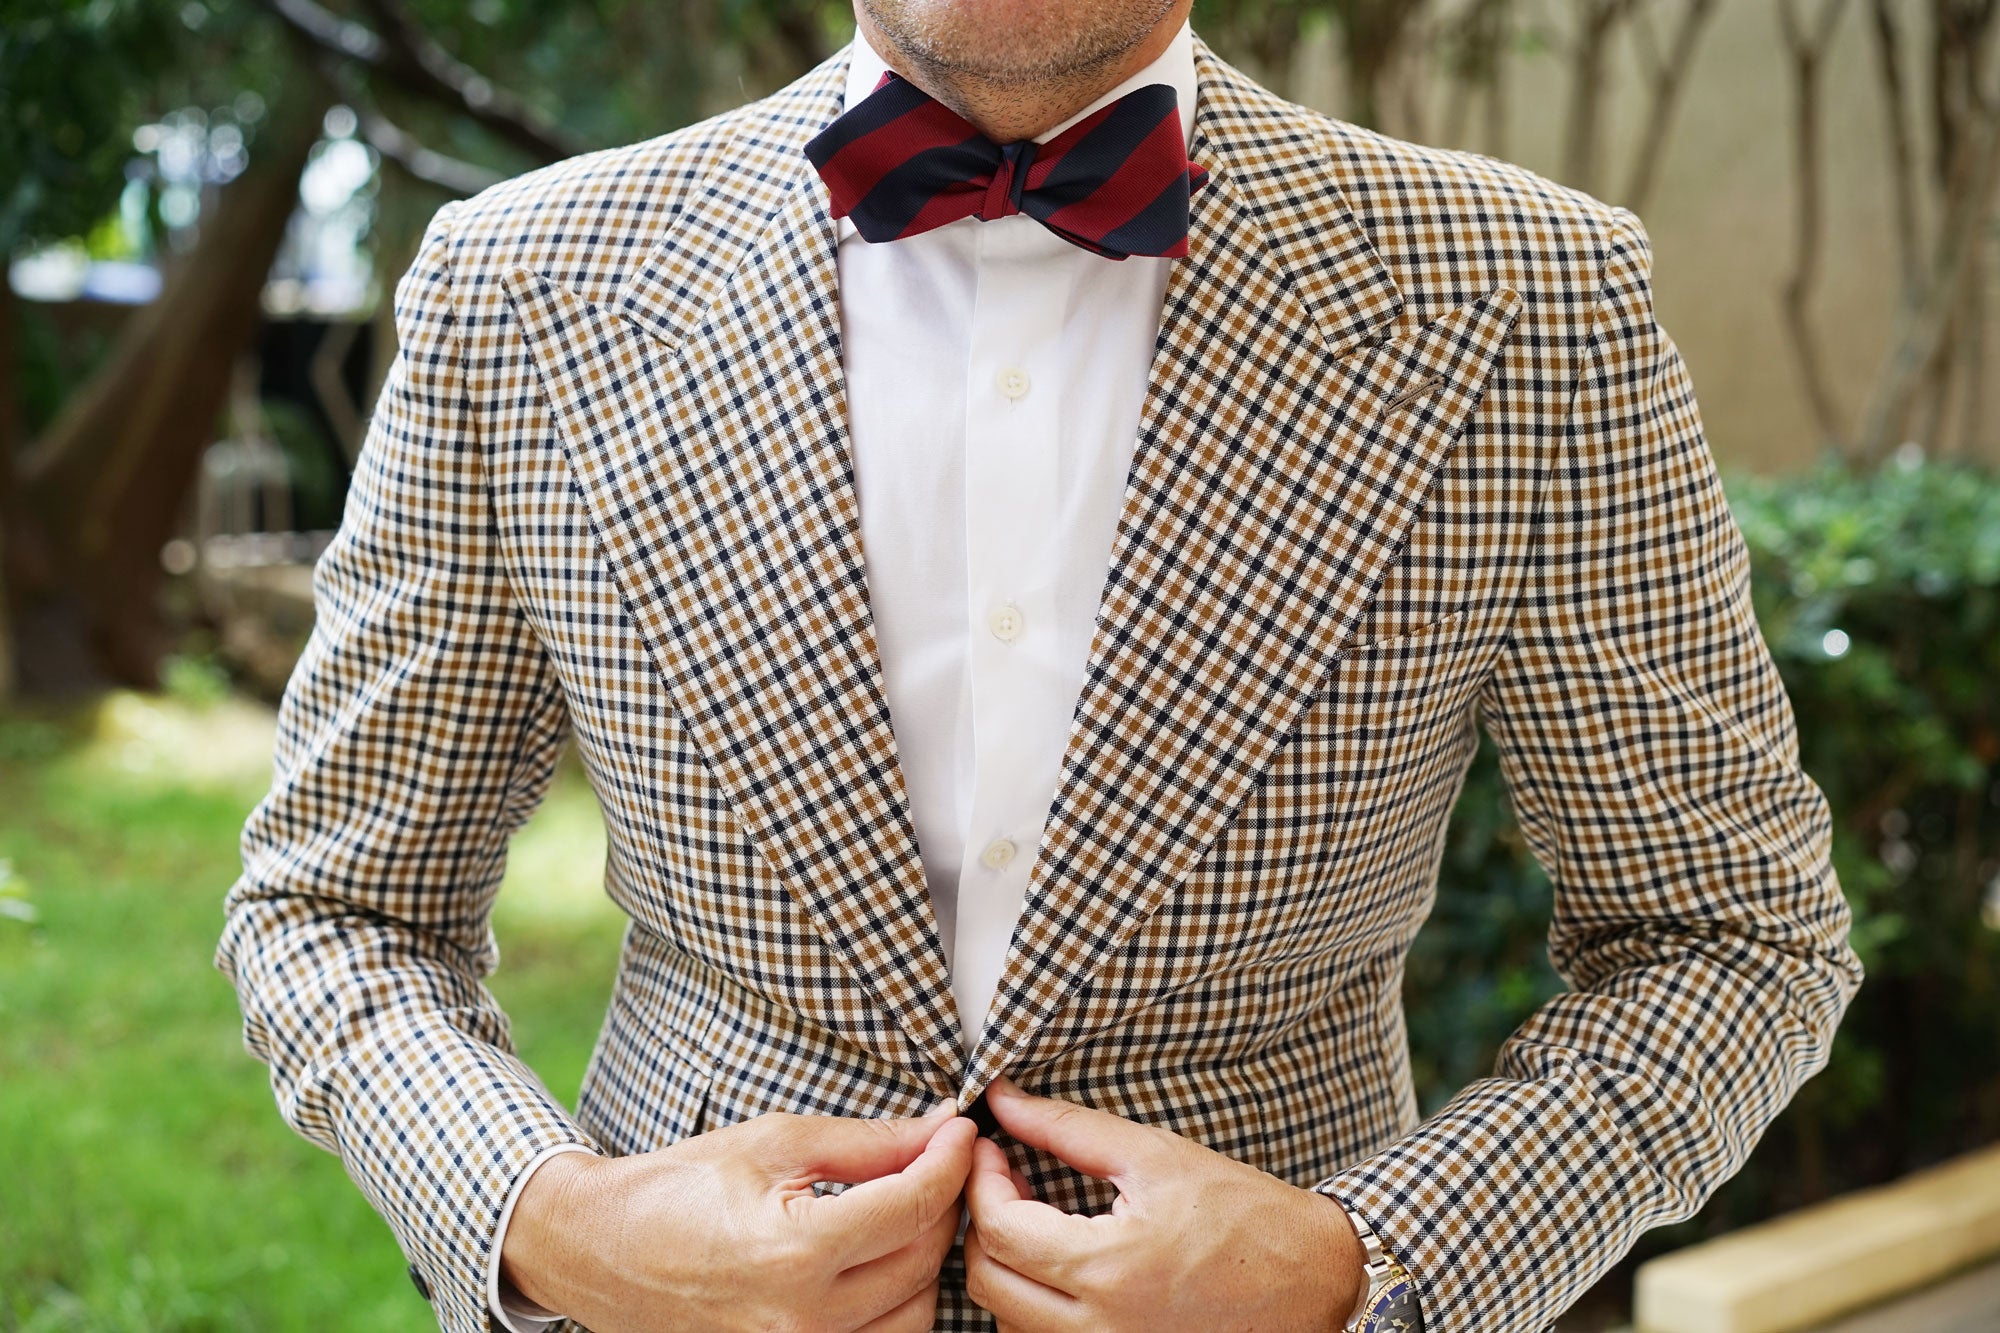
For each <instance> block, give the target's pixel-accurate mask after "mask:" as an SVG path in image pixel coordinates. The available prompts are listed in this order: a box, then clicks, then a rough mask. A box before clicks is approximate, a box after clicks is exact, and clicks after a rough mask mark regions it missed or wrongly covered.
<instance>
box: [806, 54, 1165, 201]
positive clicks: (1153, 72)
mask: <svg viewBox="0 0 2000 1333" xmlns="http://www.w3.org/2000/svg"><path fill="white" fill-rule="evenodd" d="M888 67H889V66H888V63H887V62H886V61H884V60H883V59H882V57H881V56H880V55H879V54H877V53H876V50H875V48H874V47H873V46H871V45H869V42H868V39H867V38H866V37H865V36H863V35H862V33H861V30H860V29H859V28H856V29H855V30H854V49H853V51H852V52H851V53H850V55H849V57H848V62H847V88H846V92H845V96H844V97H843V99H842V101H841V109H842V110H846V109H847V108H848V107H851V106H853V105H854V104H855V103H856V102H859V101H860V100H861V99H862V98H864V97H866V96H868V94H869V93H872V92H874V91H875V82H876V80H878V79H880V78H881V77H882V71H883V70H885V69H887V68H888ZM1149 83H1164V84H1166V85H1167V86H1168V87H1169V88H1172V89H1173V90H1174V103H1175V106H1176V107H1177V108H1178V109H1179V113H1180V121H1181V138H1182V140H1183V142H1185V143H1186V144H1188V145H1189V146H1192V145H1193V143H1194V99H1195V73H1194V33H1193V31H1192V29H1191V28H1190V26H1189V23H1188V20H1186V19H1182V20H1181V26H1180V29H1179V31H1177V32H1175V33H1174V36H1173V40H1172V41H1170V42H1168V43H1167V49H1166V50H1164V51H1162V52H1160V54H1159V55H1158V56H1157V57H1155V58H1154V60H1153V61H1152V63H1150V64H1148V65H1146V66H1144V67H1142V68H1140V69H1136V70H1134V71H1132V74H1131V76H1130V77H1128V78H1127V79H1125V80H1124V82H1122V83H1120V84H1118V85H1117V86H1116V87H1114V88H1111V89H1110V90H1108V91H1107V92H1105V94H1104V95H1103V96H1102V97H1099V98H1098V99H1097V100H1096V101H1094V102H1092V103H1091V104H1090V105H1089V106H1087V107H1084V108H1083V109H1082V110H1080V111H1078V112H1077V113H1076V114H1075V115H1073V116H1071V117H1070V118H1069V119H1068V120H1065V121H1063V122H1062V123H1061V124H1059V125H1052V126H1050V127H1049V129H1048V130H1047V131H1046V132H1045V133H1042V134H1038V135H1036V136H1035V142H1036V143H1047V142H1048V141H1049V140H1050V139H1053V138H1055V137H1056V135H1058V134H1061V133H1062V132H1063V131H1064V130H1066V129H1068V128H1069V127H1070V126H1072V125H1074V124H1076V122H1078V121H1079V120H1082V119H1083V118H1084V117H1085V116H1087V115H1089V114H1090V113H1091V112H1093V111H1095V110H1097V109H1098V108H1099V107H1101V106H1103V105H1104V104H1105V103H1107V102H1112V101H1116V100H1117V99H1118V98H1120V97H1123V96H1124V95H1125V94H1126V93H1129V92H1131V91H1132V90H1133V89H1134V88H1143V87H1145V86H1146V85H1147V84H1149ZM853 228H854V224H853V222H851V221H850V220H849V219H847V218H842V219H840V229H839V230H840V236H841V238H842V239H843V240H844V239H846V237H848V236H849V235H851V234H854V231H853Z"/></svg>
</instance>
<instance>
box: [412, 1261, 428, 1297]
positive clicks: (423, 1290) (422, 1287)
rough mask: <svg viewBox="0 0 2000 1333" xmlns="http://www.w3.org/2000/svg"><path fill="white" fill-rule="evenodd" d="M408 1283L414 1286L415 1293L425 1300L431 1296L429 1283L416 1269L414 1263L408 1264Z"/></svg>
mask: <svg viewBox="0 0 2000 1333" xmlns="http://www.w3.org/2000/svg"><path fill="white" fill-rule="evenodd" d="M410 1285H411V1286H413V1287H415V1288H416V1289H417V1295H419V1296H421V1297H423V1298H424V1299H425V1300H429V1299H430V1298H431V1284H430V1283H428V1282H426V1281H424V1275H423V1274H422V1273H419V1272H418V1271H417V1266H416V1265H415V1264H411V1265H410Z"/></svg>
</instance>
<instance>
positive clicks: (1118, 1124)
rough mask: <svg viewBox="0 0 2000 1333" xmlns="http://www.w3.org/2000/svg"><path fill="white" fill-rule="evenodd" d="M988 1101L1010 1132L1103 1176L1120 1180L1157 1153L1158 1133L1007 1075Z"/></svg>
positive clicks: (988, 1092) (988, 1095) (1076, 1166)
mask: <svg viewBox="0 0 2000 1333" xmlns="http://www.w3.org/2000/svg"><path fill="white" fill-rule="evenodd" d="M986 1104H987V1105H988V1106H989V1107H991V1108H992V1110H993V1118H994V1120H996V1121H997V1122H999V1125H1000V1127H1001V1128H1002V1129H1004V1130H1006V1131H1007V1132H1008V1133H1009V1134H1012V1135H1013V1136H1014V1137H1015V1138H1017V1139H1019V1140H1020V1141H1021V1142H1023V1143H1025V1144H1027V1145H1029V1146H1030V1147H1033V1148H1040V1149H1042V1150H1043V1151H1044V1152H1048V1153H1052V1154H1054V1155H1055V1156H1056V1157H1057V1158H1059V1159H1061V1160H1062V1161H1063V1162H1064V1163H1065V1164H1066V1165H1068V1166H1070V1167H1073V1168H1074V1169H1076V1170H1078V1171H1081V1172H1083V1173H1084V1174H1085V1175H1088V1176H1095V1177H1097V1178H1098V1179H1099V1180H1109V1181H1114V1182H1116V1181H1119V1180H1120V1178H1121V1177H1124V1176H1127V1175H1129V1174H1131V1172H1133V1171H1134V1170H1135V1169H1137V1168H1138V1167H1139V1165H1140V1164H1141V1163H1143V1162H1145V1161H1146V1160H1148V1159H1149V1158H1150V1157H1151V1156H1152V1155H1153V1154H1154V1153H1155V1152H1156V1151H1157V1144H1156V1138H1157V1135H1155V1133H1154V1132H1153V1131H1152V1130H1151V1129H1149V1128H1148V1127H1147V1126H1145V1125H1141V1124H1139V1123H1137V1122H1136V1121H1132V1120H1127V1119H1125V1118H1124V1117H1123V1116H1115V1115H1112V1114H1111V1113H1110V1112H1109V1111H1100V1110H1097V1109H1096V1108H1095V1107H1090V1106H1082V1105H1079V1104H1078V1103H1076V1102H1065V1101H1058V1100H1056V1099H1055V1098H1053V1097H1037V1096H1034V1095H1033V1094H1032V1093H1027V1092H1023V1091H1021V1089H1020V1087H1019V1086H1018V1085H1016V1084H1015V1083H1014V1081H1013V1080H1012V1079H1009V1078H1007V1077H1006V1076H1005V1075H1002V1076H1001V1077H999V1078H996V1079H995V1080H993V1083H992V1085H991V1086H990V1087H989V1088H988V1089H987V1090H986Z"/></svg>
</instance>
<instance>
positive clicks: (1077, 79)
mask: <svg viewBox="0 0 2000 1333" xmlns="http://www.w3.org/2000/svg"><path fill="white" fill-rule="evenodd" d="M1189 3H1191V0H1182V3H1180V4H1176V5H1175V6H1174V7H1173V9H1172V10H1171V11H1170V12H1169V13H1168V14H1167V15H1166V16H1165V17H1163V18H1162V19H1161V20H1160V21H1159V22H1158V23H1156V24H1154V25H1153V27H1152V28H1151V29H1149V30H1148V31H1147V33H1146V35H1145V37H1144V38H1143V39H1142V40H1141V41H1139V42H1138V43H1137V44H1135V45H1133V46H1132V47H1130V48H1128V49H1127V50H1125V51H1122V52H1119V53H1117V54H1116V55H1114V56H1111V57H1109V58H1107V59H1105V60H1104V61H1101V62H1099V63H1097V64H1094V65H1091V66H1089V67H1087V68H1083V69H1077V70H1071V71H1066V72H1065V73H1063V74H1061V75H1057V76H1054V77H1050V78H1046V79H1042V80H1038V81H1036V82H1034V83H1032V84H1023V83H1018V82H1004V81H999V80H989V79H982V78H980V77H979V76H978V75H977V74H975V73H969V72H968V71H966V70H963V69H957V68H950V67H944V66H938V65H935V64H934V63H932V62H929V61H925V60H921V59H918V58H914V57H912V56H911V55H910V54H909V53H908V52H905V51H902V50H900V49H898V48H897V46H896V45H895V43H893V42H891V41H890V40H889V39H888V38H887V37H886V36H885V35H884V34H883V33H882V31H881V29H879V28H878V27H876V25H875V22H874V20H873V19H872V18H870V17H869V14H868V10H867V7H866V6H865V5H861V4H857V5H855V7H854V20H855V25H856V27H858V28H859V29H860V31H861V33H862V35H863V36H865V37H866V38H867V39H868V44H869V45H870V46H872V47H874V48H875V51H876V53H877V54H878V55H880V56H881V57H882V62H883V63H884V64H886V65H887V66H888V67H889V68H890V69H893V70H895V71H896V73H898V74H900V75H902V76H903V77H904V78H906V79H908V80H909V81H910V82H911V83H914V84H916V85H917V87H919V88H921V89H923V90H924V91H925V92H927V93H929V94H930V95H931V96H932V97H935V98H936V99H937V100H938V101H940V102H942V103H944V104H945V105H946V106H948V107H950V108H951V109H952V110H953V111H956V112H957V113H958V114H959V115H961V116H963V117H965V119H967V120H969V121H971V122H972V123H973V125H975V126H977V127H978V129H979V132H980V133H981V134H984V135H985V136H986V137H987V138H989V139H991V140H993V141H994V142H995V143H1013V142H1015V141H1016V140H1019V139H1032V138H1035V137H1036V136H1037V135H1040V134H1044V133H1047V132H1048V131H1049V130H1051V129H1053V128H1054V127H1056V126H1057V125H1060V124H1062V123H1063V122H1064V121H1065V120H1068V119H1069V118H1070V117H1071V116H1074V115H1075V114H1076V113H1077V112H1079V111H1081V110H1083V109H1084V108H1085V107H1087V106H1089V105H1090V104H1091V103H1092V102H1094V101H1096V100H1097V99H1098V98H1099V97H1102V96H1103V95H1104V94H1105V93H1107V92H1109V91H1110V90H1111V89H1113V88H1115V87H1117V86H1118V85H1119V84H1120V83H1122V82H1124V81H1125V80H1126V79H1128V78H1130V77H1131V76H1132V75H1133V74H1134V73H1135V72H1136V71H1138V70H1141V69H1144V68H1145V67H1146V66H1147V65H1150V64H1151V63H1152V62H1153V61H1155V60H1158V59H1159V58H1160V56H1161V55H1162V54H1163V53H1164V52H1165V51H1166V49H1167V47H1168V46H1169V45H1171V44H1172V42H1173V40H1174V34H1175V33H1177V32H1179V31H1180V26H1181V23H1182V21H1183V20H1184V19H1186V17H1187V11H1188V8H1189Z"/></svg>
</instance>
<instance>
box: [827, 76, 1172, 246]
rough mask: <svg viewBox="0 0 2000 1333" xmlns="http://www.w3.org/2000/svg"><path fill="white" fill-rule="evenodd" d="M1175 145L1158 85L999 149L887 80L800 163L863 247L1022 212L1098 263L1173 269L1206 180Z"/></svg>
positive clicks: (913, 90) (925, 96)
mask: <svg viewBox="0 0 2000 1333" xmlns="http://www.w3.org/2000/svg"><path fill="white" fill-rule="evenodd" d="M1184 141H1185V136H1184V135H1183V134H1182V133H1181V120H1180V113H1179V111H1178V109H1177V107H1176V99H1175V96H1174V90H1173V88H1172V87H1170V86H1169V85H1167V84H1164V83H1149V84H1147V85H1146V86H1144V87H1142V88H1134V89H1133V90H1132V91H1131V92H1129V93H1126V94H1125V95H1124V96H1122V97H1118V98H1116V99H1114V100H1112V101H1110V102H1107V103H1105V104H1104V105H1103V106H1101V107H1099V108H1098V109H1097V110H1095V111H1093V112H1091V113H1090V114H1089V115H1087V116H1085V117H1084V118H1083V119H1082V120H1079V121H1078V122H1077V123H1076V124H1074V125H1071V126H1070V127H1069V128H1068V129H1065V130H1064V131H1063V132H1062V133H1060V134H1057V135H1054V136H1052V137H1051V138H1050V139H1049V140H1048V142H1047V143H1039V144H1038V143H1036V142H1035V141H1033V140H1032V139H1020V140H1017V141H1015V142H1013V143H1008V144H999V143H995V142H994V141H993V140H991V139H989V138H987V137H986V136H985V135H984V134H981V133H980V132H979V130H978V128H977V127H976V126H974V125H973V124H972V123H971V122H970V121H967V120H966V119H965V118H964V117H963V116H961V115H959V114H958V113H957V112H955V111H953V110H952V109H951V108H950V107H948V106H946V105H945V104H944V103H942V102H940V101H938V100H937V99H936V98H934V97H932V96H931V95H930V94H929V93H927V92H925V91H924V90H923V89H921V88H919V87H917V85H915V84H914V83H911V82H910V81H909V80H908V79H905V78H903V77H902V76H901V75H900V74H898V73H896V71H894V70H892V69H891V70H884V71H882V77H881V78H880V79H879V80H877V81H876V84H875V89H874V91H873V92H871V93H869V94H868V96H866V97H864V98H862V99H861V101H859V102H857V103H856V104H855V105H853V106H851V107H848V108H847V109H846V110H845V111H843V112H842V113H841V114H840V115H839V116H837V117H835V118H834V120H833V123H832V124H830V125H828V126H827V127H826V128H825V129H823V130H821V131H820V132H819V133H818V134H816V135H814V136H813V137H812V138H810V139H808V140H806V145H805V153H806V157H807V158H808V159H809V160H810V161H811V162H812V164H813V167H814V169H815V170H817V171H818V172H819V174H820V177H821V178H822V179H823V180H825V182H826V187H827V196H828V199H829V206H828V211H829V212H830V213H832V214H833V216H835V217H836V218H841V217H845V218H850V219H851V220H852V221H853V223H854V229H855V230H856V231H858V232H860V233H861V235H862V238H863V239H864V240H868V241H872V242H877V243H880V242H885V241H895V240H901V239H902V238H903V237H905V236H915V235H918V234H919V233H921V232H926V231H929V230H931V229H932V228H934V227H942V226H944V225H945V224H946V223H948V222H955V221H957V220H958V219H959V218H969V217H976V218H980V219H981V220H989V221H990V220H992V219H995V218H1004V217H1011V216H1012V215H1014V214H1016V213H1026V214H1027V215H1028V216H1030V217H1032V218H1034V219H1035V220H1036V221H1037V222H1040V223H1041V224H1042V225H1043V226H1045V227H1047V228H1048V229H1049V230H1050V231H1052V232H1054V233H1055V234H1056V235H1058V236H1060V237H1062V238H1063V239H1064V240H1066V241H1068V242H1069V243H1070V244H1072V245H1075V246H1079V247H1081V248H1082V249H1085V250H1088V251H1090V252H1091V253H1092V254H1096V255H1102V256H1104V257H1105V258H1107V259H1126V258H1129V257H1130V256H1132V255H1154V256H1159V257H1176V258H1177V257H1179V256H1181V255H1185V254H1186V253H1187V221H1188V196H1189V194H1190V193H1192V192H1193V191H1195V190H1198V189H1200V188H1201V187H1202V185H1203V184H1204V183H1205V182H1206V181H1207V179H1208V173H1207V172H1206V171H1205V170H1204V169H1203V168H1202V167H1201V165H1200V164H1199V163H1194V162H1190V161H1188V159H1187V156H1186V154H1184V153H1183V152H1182V144H1183V143H1184Z"/></svg>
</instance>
